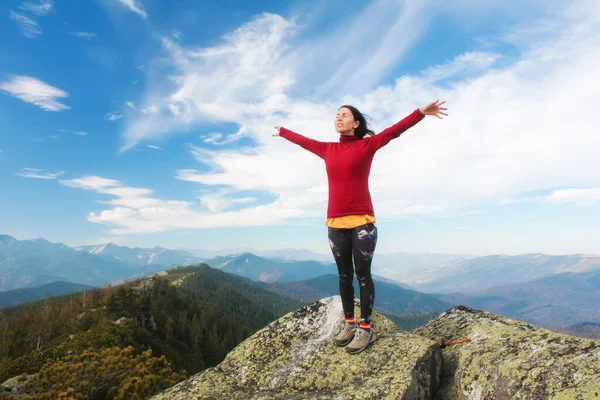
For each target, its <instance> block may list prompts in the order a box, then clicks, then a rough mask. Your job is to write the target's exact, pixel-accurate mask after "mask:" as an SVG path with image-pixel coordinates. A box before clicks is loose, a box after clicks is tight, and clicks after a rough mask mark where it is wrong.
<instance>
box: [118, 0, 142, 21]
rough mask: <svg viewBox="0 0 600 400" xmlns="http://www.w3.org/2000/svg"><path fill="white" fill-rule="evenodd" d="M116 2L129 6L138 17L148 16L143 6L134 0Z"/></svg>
mask: <svg viewBox="0 0 600 400" xmlns="http://www.w3.org/2000/svg"><path fill="white" fill-rule="evenodd" d="M117 2H119V3H121V4H122V5H124V6H125V7H127V8H129V9H130V10H131V11H133V12H134V13H136V14H138V15H139V16H140V17H142V18H144V19H146V18H148V14H146V11H145V10H144V6H143V5H142V4H141V3H140V2H139V1H136V0H117Z"/></svg>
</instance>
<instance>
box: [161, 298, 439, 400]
mask: <svg viewBox="0 0 600 400" xmlns="http://www.w3.org/2000/svg"><path fill="white" fill-rule="evenodd" d="M355 307H356V315H360V305H359V303H358V300H355ZM343 319H344V315H343V312H342V306H341V300H340V298H339V296H332V297H328V298H325V299H322V300H319V301H316V302H314V303H312V304H309V305H307V306H305V307H302V308H300V309H298V310H296V311H294V312H291V313H289V314H287V315H285V316H283V317H281V318H280V319H278V320H277V321H274V322H273V323H271V324H269V325H268V326H266V327H265V328H263V329H262V330H260V331H258V332H256V333H255V334H254V335H253V336H251V337H250V338H248V339H246V340H245V341H244V342H242V343H240V344H239V345H238V346H237V347H236V348H235V349H233V350H232V351H231V352H230V353H229V354H228V355H227V357H226V358H225V360H223V362H221V363H220V364H219V365H218V366H216V367H214V368H209V369H207V370H205V371H203V372H200V373H198V374H196V375H195V376H193V377H191V378H190V379H188V380H186V381H183V382H180V383H179V384H177V385H175V386H173V387H172V388H169V389H167V390H166V391H164V392H163V393H160V394H158V395H156V396H154V397H153V399H155V400H159V399H173V400H176V399H188V398H195V399H283V398H285V399H429V398H431V396H432V395H433V393H434V392H435V390H436V389H437V387H438V382H439V376H440V370H441V351H440V346H439V344H437V343H436V342H435V341H433V340H430V339H428V338H426V337H423V336H417V335H414V334H410V333H407V332H403V331H401V330H400V329H399V328H398V327H397V326H396V325H395V324H394V323H393V322H391V321H390V320H389V319H387V318H385V317H384V316H382V315H380V314H378V313H377V312H374V313H373V321H372V324H373V328H374V330H375V332H376V334H377V337H378V339H377V340H376V341H375V342H374V343H372V344H371V345H370V346H369V348H367V349H366V350H365V351H363V352H361V353H359V354H356V355H350V354H348V353H347V352H346V351H345V349H344V348H343V347H337V346H335V345H334V344H333V342H332V340H333V337H334V336H335V335H336V334H337V332H338V330H339V329H340V328H341V327H342V324H343Z"/></svg>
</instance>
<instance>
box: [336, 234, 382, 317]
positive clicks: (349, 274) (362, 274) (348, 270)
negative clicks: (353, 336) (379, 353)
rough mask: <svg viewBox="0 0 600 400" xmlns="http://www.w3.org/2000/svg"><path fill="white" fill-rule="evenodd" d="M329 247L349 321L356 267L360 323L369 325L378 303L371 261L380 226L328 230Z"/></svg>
mask: <svg viewBox="0 0 600 400" xmlns="http://www.w3.org/2000/svg"><path fill="white" fill-rule="evenodd" d="M328 233H329V247H331V251H332V253H333V257H334V259H335V263H336V264H337V267H338V273H339V276H340V297H341V298H342V307H343V309H344V316H345V317H346V318H351V317H354V268H353V265H352V258H353V257H354V266H356V278H357V280H358V286H359V289H360V314H361V315H360V322H361V323H367V324H368V323H370V322H371V313H372V311H373V302H374V301H375V285H373V278H372V277H371V261H372V260H373V253H374V252H375V245H376V244H377V227H376V226H375V225H373V224H372V223H371V224H365V225H361V226H357V227H356V228H352V229H343V228H331V227H329V232H328Z"/></svg>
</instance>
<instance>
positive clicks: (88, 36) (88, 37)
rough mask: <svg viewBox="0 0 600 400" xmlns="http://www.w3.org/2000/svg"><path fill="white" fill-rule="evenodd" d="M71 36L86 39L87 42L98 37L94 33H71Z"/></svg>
mask: <svg viewBox="0 0 600 400" xmlns="http://www.w3.org/2000/svg"><path fill="white" fill-rule="evenodd" d="M69 35H71V36H76V37H78V38H81V39H85V40H91V39H93V38H95V37H96V36H98V35H96V34H95V33H94V32H69Z"/></svg>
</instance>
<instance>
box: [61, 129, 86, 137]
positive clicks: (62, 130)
mask: <svg viewBox="0 0 600 400" xmlns="http://www.w3.org/2000/svg"><path fill="white" fill-rule="evenodd" d="M57 131H59V132H63V133H72V134H73V135H77V136H87V135H88V133H87V132H83V131H68V130H66V129H57Z"/></svg>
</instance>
